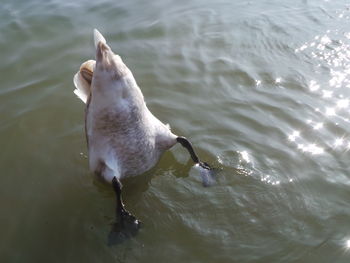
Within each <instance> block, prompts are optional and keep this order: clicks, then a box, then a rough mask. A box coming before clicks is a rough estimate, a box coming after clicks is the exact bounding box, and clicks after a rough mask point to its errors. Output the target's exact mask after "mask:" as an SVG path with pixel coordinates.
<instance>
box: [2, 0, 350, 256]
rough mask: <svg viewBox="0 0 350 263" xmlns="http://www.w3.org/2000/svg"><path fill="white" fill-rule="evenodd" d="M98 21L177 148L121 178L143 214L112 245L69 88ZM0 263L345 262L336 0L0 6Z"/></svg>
mask: <svg viewBox="0 0 350 263" xmlns="http://www.w3.org/2000/svg"><path fill="white" fill-rule="evenodd" d="M95 27H96V28H98V29H99V30H100V31H101V32H102V33H103V34H104V35H105V37H106V38H107V40H108V41H109V43H110V45H111V47H112V48H113V49H114V51H116V52H117V53H119V54H120V55H121V56H122V58H123V59H124V61H125V63H126V64H127V65H128V66H129V68H130V69H131V70H132V71H133V73H134V76H135V78H136V80H137V81H138V83H139V85H140V87H141V89H142V91H143V93H144V95H145V98H146V101H147V105H148V106H149V108H150V109H151V110H152V111H153V112H154V114H155V115H156V116H157V117H158V118H159V119H161V120H162V121H164V122H166V123H170V124H171V126H172V129H173V131H174V132H175V133H177V134H179V135H183V136H186V137H188V138H190V139H191V141H192V143H193V144H194V145H195V146H196V148H197V149H198V152H199V154H200V155H201V156H202V158H203V159H204V160H205V161H207V162H209V163H210V164H212V165H214V166H216V167H218V168H219V172H218V174H217V183H216V184H215V185H214V186H211V187H203V186H202V182H201V179H200V176H199V174H198V170H196V169H195V168H194V167H192V163H191V161H190V159H189V155H188V154H187V153H186V151H185V150H184V149H182V148H181V147H180V146H176V147H175V148H173V149H172V150H171V151H169V152H167V153H166V154H165V155H164V156H163V158H162V159H161V161H160V162H159V164H158V165H157V166H156V167H155V168H154V169H153V170H152V171H150V172H148V173H147V174H145V175H143V176H139V177H137V178H133V179H131V180H127V181H126V182H125V183H124V184H125V188H124V199H125V202H126V205H127V207H128V209H129V210H130V211H132V213H134V214H135V215H136V216H137V217H138V218H139V219H140V220H141V221H142V222H143V228H142V229H141V231H140V233H139V234H138V235H137V236H136V237H135V238H133V239H130V240H127V241H126V242H124V243H123V244H120V245H118V246H114V247H108V246H107V236H108V233H109V231H110V229H111V224H112V223H113V220H114V205H115V203H114V202H115V201H114V194H113V191H112V189H111V187H110V186H108V185H105V184H103V183H101V182H99V181H97V180H96V179H94V177H93V176H92V174H91V173H89V171H88V160H87V156H86V155H87V149H86V142H85V135H84V105H83V104H82V103H81V102H80V101H79V100H78V99H77V98H76V97H75V96H74V94H73V82H72V78H73V75H74V73H75V72H76V71H77V69H78V67H79V66H80V63H81V62H83V61H85V60H87V59H90V58H93V54H94V50H93V40H92V30H93V28H95ZM0 57H1V62H0V72H1V73H0V74H1V85H0V147H1V154H0V167H1V177H0V178H1V179H0V180H1V183H0V207H1V214H0V233H1V235H0V261H1V262H155V261H156V262H181V261H182V262H349V261H350V208H349V201H350V174H349V171H350V170H349V167H348V163H349V157H350V151H349V150H350V128H349V127H350V123H349V122H350V114H349V107H350V104H349V103H350V99H349V96H350V89H349V88H350V5H349V3H348V2H347V1H340V0H339V1H321V0H310V1H291V0H289V1H288V0H282V1H263V0H260V1H214V2H212V1H199V0H197V1H195V0H192V1H177V2H176V3H175V2H173V1H125V2H121V1H111V0H105V1H98V2H92V1H83V0H80V1H74V2H73V3H70V1H58V0H49V1H42V0H28V1H20V0H17V1H16V0H11V1H10V0H2V3H1V5H0Z"/></svg>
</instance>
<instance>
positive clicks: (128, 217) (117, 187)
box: [112, 177, 140, 227]
mask: <svg viewBox="0 0 350 263" xmlns="http://www.w3.org/2000/svg"><path fill="white" fill-rule="evenodd" d="M112 185H113V189H114V191H115V194H116V199H117V207H116V216H117V222H118V223H120V226H121V227H125V225H126V224H130V223H133V224H135V225H139V224H140V221H139V220H137V219H136V218H135V217H134V216H133V215H132V214H131V213H130V212H129V211H128V210H126V209H125V206H124V203H123V200H122V196H121V194H122V184H121V183H120V181H119V179H118V178H117V177H113V179H112Z"/></svg>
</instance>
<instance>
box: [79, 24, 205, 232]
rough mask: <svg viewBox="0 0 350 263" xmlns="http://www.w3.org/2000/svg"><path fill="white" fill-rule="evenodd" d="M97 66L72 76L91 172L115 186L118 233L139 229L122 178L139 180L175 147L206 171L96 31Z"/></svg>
mask: <svg viewBox="0 0 350 263" xmlns="http://www.w3.org/2000/svg"><path fill="white" fill-rule="evenodd" d="M94 38H95V47H96V61H94V60H88V61H86V62H84V63H83V64H82V65H81V67H80V70H79V71H78V72H77V73H76V74H75V76H74V84H75V87H76V89H75V90H74V93H75V94H76V95H77V96H78V97H79V98H80V99H81V100H82V101H83V102H84V103H85V104H86V108H85V132H86V139H87V144H88V150H89V166H90V170H91V171H92V172H94V173H95V174H97V175H99V176H100V177H102V178H103V179H104V180H105V181H107V182H109V183H112V185H113V188H114V190H115V193H116V198H117V223H116V225H117V228H116V229H118V231H119V230H121V229H123V228H124V227H125V226H129V227H130V229H138V227H139V221H138V220H137V219H136V218H135V217H134V216H133V215H131V214H130V213H129V212H128V211H127V210H126V209H125V207H124V204H123V202H122V199H121V188H122V185H121V183H120V180H121V179H123V178H124V177H128V176H134V175H139V174H142V173H144V172H146V171H147V170H149V169H151V168H152V167H153V166H155V165H156V163H157V162H158V160H159V159H160V157H161V155H162V153H163V152H164V151H166V150H167V149H169V148H171V147H172V146H173V145H175V144H176V143H177V142H179V143H180V144H181V145H182V146H184V147H185V148H186V149H187V150H188V151H189V153H190V154H191V157H192V159H193V161H194V162H195V163H197V164H199V166H200V167H202V168H203V169H205V170H208V169H210V167H209V166H208V165H207V164H206V163H203V162H201V161H200V160H199V158H198V156H197V155H196V153H195V152H194V150H193V148H192V145H191V143H190V142H189V141H188V140H187V139H186V138H184V137H178V136H176V135H175V134H173V133H172V132H171V131H170V129H169V127H168V126H167V125H165V124H163V123H162V122H161V121H160V120H158V119H157V118H156V117H155V116H154V115H153V114H152V113H151V112H150V111H149V109H148V108H147V106H146V103H145V101H144V97H143V95H142V92H141V90H140V88H139V87H138V85H137V83H136V81H135V79H134V76H133V74H132V73H131V71H130V70H129V69H128V67H127V66H126V65H125V64H124V63H123V61H122V59H121V58H120V57H119V56H118V55H115V54H114V53H113V51H112V50H111V49H110V47H109V46H108V45H107V44H106V40H105V39H104V37H103V36H102V35H101V34H100V33H99V32H98V31H97V30H95V31H94Z"/></svg>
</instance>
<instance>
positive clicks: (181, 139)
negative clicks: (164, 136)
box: [176, 136, 211, 170]
mask: <svg viewBox="0 0 350 263" xmlns="http://www.w3.org/2000/svg"><path fill="white" fill-rule="evenodd" d="M176 140H177V142H178V143H180V144H181V145H182V146H183V147H184V148H186V149H187V151H188V152H189V153H190V155H191V158H192V160H193V161H194V162H195V163H196V164H198V165H200V166H201V167H202V168H204V169H207V170H211V167H210V166H209V164H207V163H206V162H202V161H201V160H200V159H199V157H198V155H197V154H196V152H195V151H194V149H193V146H192V144H191V143H190V141H189V140H187V139H186V138H185V137H182V136H179V137H177V138H176Z"/></svg>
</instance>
